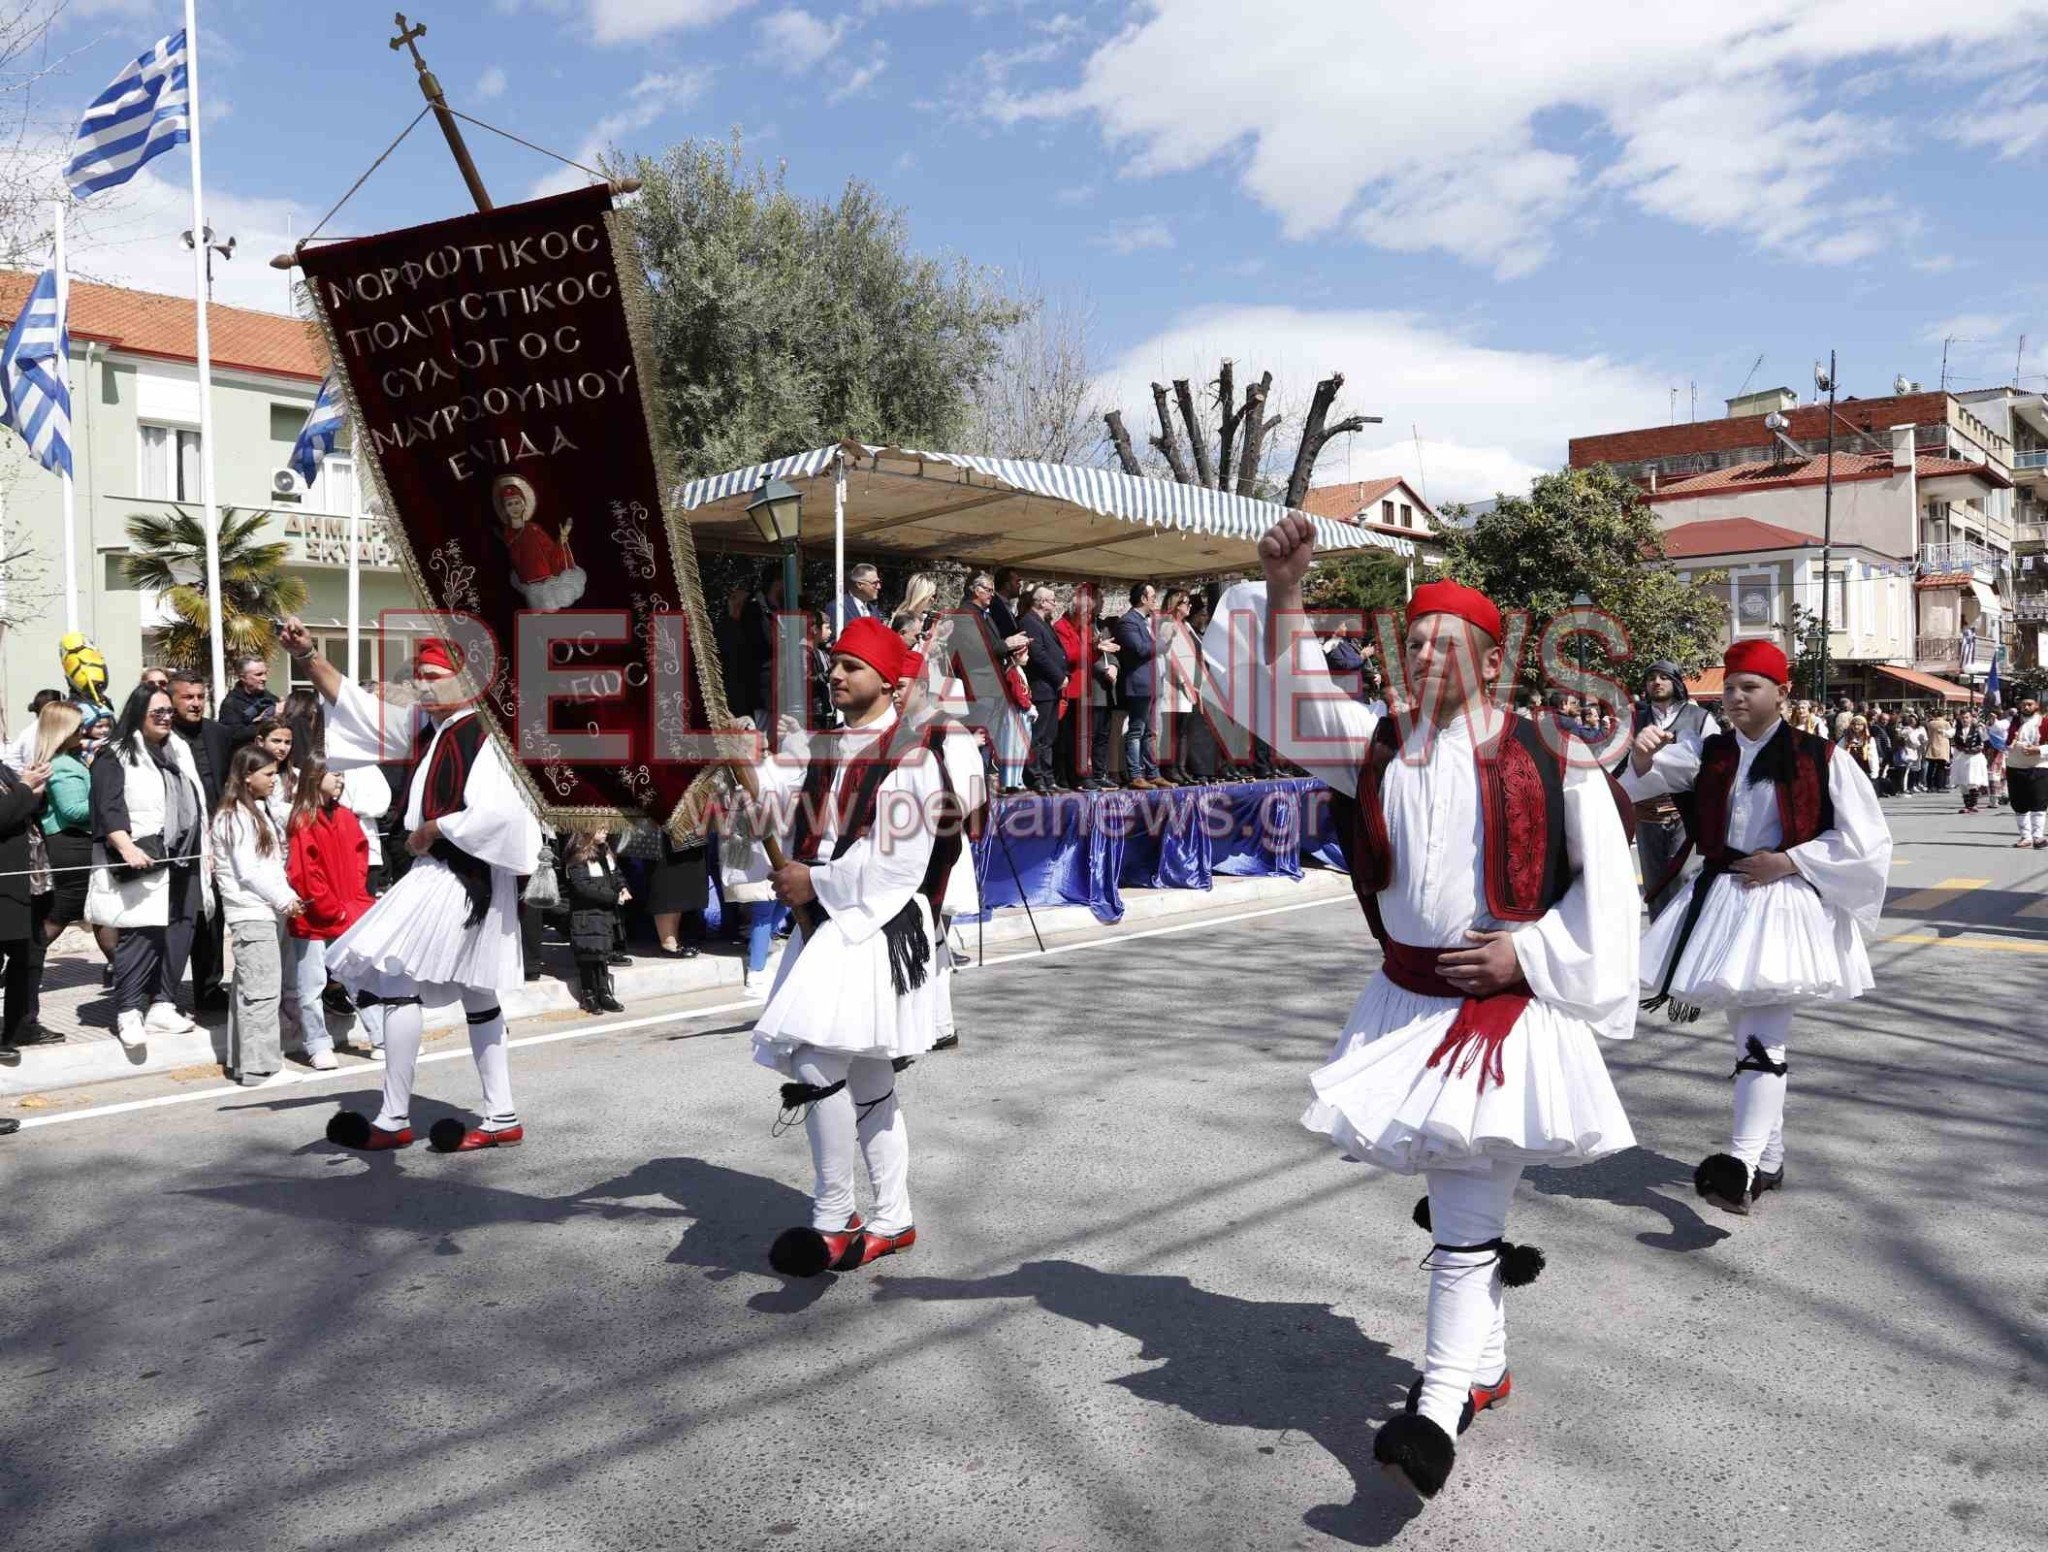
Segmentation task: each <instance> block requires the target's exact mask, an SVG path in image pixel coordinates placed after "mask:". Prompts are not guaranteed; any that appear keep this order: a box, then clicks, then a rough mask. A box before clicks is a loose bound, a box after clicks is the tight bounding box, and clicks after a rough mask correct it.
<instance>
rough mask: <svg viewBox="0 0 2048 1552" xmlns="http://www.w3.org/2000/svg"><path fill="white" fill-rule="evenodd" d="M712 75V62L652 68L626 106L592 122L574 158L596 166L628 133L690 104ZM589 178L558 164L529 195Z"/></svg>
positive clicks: (561, 188) (556, 190)
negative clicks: (684, 67)
mask: <svg viewBox="0 0 2048 1552" xmlns="http://www.w3.org/2000/svg"><path fill="white" fill-rule="evenodd" d="M711 78H712V70H711V67H710V66H709V65H705V66H701V67H699V68H698V69H695V70H670V71H660V70H652V71H649V72H648V73H647V74H646V75H643V76H642V77H641V78H640V79H639V80H638V81H637V82H636V83H634V86H633V89H632V90H631V91H630V92H628V93H627V94H626V105H625V106H624V107H623V108H621V109H619V110H618V111H617V112H615V113H607V114H606V115H605V116H604V117H603V118H601V119H599V120H598V121H597V123H596V124H594V125H592V126H591V130H590V133H589V134H587V135H585V136H584V137H583V143H582V144H581V145H580V146H578V147H577V150H576V158H575V159H576V160H577V161H579V162H581V163H582V164H583V165H584V166H585V167H595V166H597V164H598V158H600V157H601V156H603V155H604V154H605V152H606V151H609V150H611V149H612V148H613V147H614V146H615V145H617V144H618V143H619V142H620V141H621V140H623V139H624V138H625V137H627V136H629V135H633V134H636V133H638V132H639V131H640V130H643V129H646V128H648V127H649V126H651V125H653V124H655V123H656V122H658V121H659V120H660V119H662V118H664V117H665V116H666V115H667V114H668V113H669V112H670V110H671V109H675V108H684V107H688V106H689V105H690V104H691V103H693V102H695V101H696V100H697V99H698V98H700V97H702V96H703V95H704V93H705V91H706V90H707V89H709V87H710V85H711ZM589 181H590V178H589V176H588V174H586V173H584V172H583V171H581V170H580V169H578V168H575V167H557V168H555V169H554V170H553V171H552V172H548V173H545V174H543V175H542V176H541V177H539V178H537V179H536V180H534V183H533V186H532V187H531V188H529V189H528V190H527V195H526V197H527V198H528V199H540V198H542V197H543V196H545V195H548V194H565V193H567V192H568V191H569V190H570V189H580V188H582V187H583V186H584V185H585V184H586V183H588V182H589Z"/></svg>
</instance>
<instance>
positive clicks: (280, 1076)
mask: <svg viewBox="0 0 2048 1552" xmlns="http://www.w3.org/2000/svg"><path fill="white" fill-rule="evenodd" d="M235 1081H236V1082H237V1083H239V1084H241V1085H242V1087H243V1088H245V1089H268V1088H275V1087H276V1086H277V1085H278V1084H280V1083H289V1082H291V1081H292V1075H291V1070H290V1069H289V1068H286V1067H280V1068H278V1069H277V1071H276V1072H273V1073H267V1074H265V1075H264V1076H263V1077H261V1078H258V1079H256V1080H255V1081H254V1082H251V1081H250V1080H249V1079H247V1078H237V1079H236V1080H235Z"/></svg>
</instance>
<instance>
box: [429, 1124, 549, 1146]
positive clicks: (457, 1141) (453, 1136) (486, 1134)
mask: <svg viewBox="0 0 2048 1552" xmlns="http://www.w3.org/2000/svg"><path fill="white" fill-rule="evenodd" d="M427 1141H428V1142H429V1143H431V1144H432V1145H433V1148H434V1151H435V1152H436V1153H475V1152H477V1151H478V1150H479V1149H482V1148H516V1147H518V1146H519V1145H520V1144H521V1143H522V1142H524V1141H526V1128H525V1127H523V1126H507V1127H502V1128H500V1129H499V1130H497V1131H495V1132H494V1131H491V1130H489V1129H488V1128H485V1127H481V1126H469V1127H465V1126H464V1125H463V1124H462V1123H461V1122H460V1121H457V1120H455V1119H454V1118H453V1117H452V1116H450V1117H443V1118H442V1119H441V1120H439V1121H436V1122H435V1123H434V1124H433V1125H432V1126H431V1127H430V1128H428V1130H427Z"/></svg>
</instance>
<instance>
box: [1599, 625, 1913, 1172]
mask: <svg viewBox="0 0 2048 1552" xmlns="http://www.w3.org/2000/svg"><path fill="white" fill-rule="evenodd" d="M1791 678H1792V674H1791V665H1790V663H1789V662H1787V660H1786V657H1785V654H1784V652H1783V651H1781V650H1780V649H1779V648H1778V647H1777V646H1775V645H1774V644H1772V643H1771V642H1768V641H1738V642H1736V643H1735V644H1734V645H1733V646H1731V647H1730V648H1729V649H1728V652H1727V655H1726V658H1725V659H1724V662H1723V688H1722V704H1723V708H1724V709H1725V710H1726V712H1727V713H1728V718H1729V720H1730V721H1731V722H1732V723H1733V724H1734V727H1733V729H1732V730H1731V731H1729V732H1726V733H1716V734H1714V735H1713V736H1712V737H1711V738H1708V739H1707V740H1706V741H1705V742H1704V743H1703V744H1701V745H1698V746H1695V745H1693V744H1691V743H1689V742H1688V741H1686V740H1684V739H1682V738H1676V737H1674V736H1673V735H1672V734H1671V732H1670V731H1669V730H1668V729H1665V728H1657V727H1648V728H1644V729H1643V730H1642V731H1641V732H1640V733H1638V734H1637V735H1636V741H1635V746H1634V748H1633V749H1632V750H1631V752H1630V755H1629V764H1628V770H1627V772H1626V773H1625V774H1624V775H1623V777H1622V785H1623V786H1624V788H1626V790H1627V791H1628V793H1629V795H1630V796H1631V797H1634V798H1636V799H1638V800H1641V799H1645V798H1648V797H1652V796H1655V795H1657V794H1659V793H1678V792H1689V793H1690V794H1691V795H1692V801H1693V806H1694V829H1693V835H1694V838H1695V840H1696V841H1697V843H1698V846H1699V851H1700V857H1701V861H1702V866H1701V869H1700V871H1699V873H1698V875H1697V876H1696V877H1695V878H1694V879H1693V881H1692V883H1691V884H1690V885H1689V886H1687V888H1686V890H1685V892H1684V893H1682V894H1680V895H1678V896H1677V897H1676V898H1675V899H1673V900H1672V902H1671V904H1670V905H1669V906H1667V907H1666V908H1665V910H1664V912H1663V914H1661V915H1660V916H1658V918H1657V919H1656V920H1655V921H1654V922H1652V923H1651V924H1650V929H1649V932H1648V934H1647V935H1646V936H1645V937H1644V939H1643V956H1642V963H1643V984H1644V985H1645V986H1646V987H1648V988H1650V989H1651V991H1652V993H1653V995H1652V996H1651V998H1650V999H1649V1001H1648V1002H1647V1003H1646V1004H1645V1006H1648V1007H1653V1008H1654V1007H1656V1006H1658V1005H1660V1004H1662V1003H1663V1002H1664V1001H1665V1000H1666V999H1676V1000H1682V1001H1684V1002H1687V1003H1690V1004H1692V1005H1694V1006H1695V1007H1702V1008H1723V1009H1726V1010H1727V1013H1728V1023H1729V1027H1730V1030H1731V1032H1732V1033H1733V1035H1734V1037H1735V1056H1736V1061H1735V1071H1734V1074H1733V1076H1734V1079H1735V1120H1734V1125H1733V1128H1732V1132H1731V1136H1730V1138H1729V1143H1728V1151H1727V1152H1725V1153H1715V1154H1712V1155H1710V1156H1709V1157H1708V1158H1706V1159H1705V1160H1704V1161H1702V1162H1701V1164H1700V1166H1699V1168H1698V1170H1696V1171H1695V1172H1694V1175H1693V1184H1694V1186H1695V1188H1696V1189H1697V1190H1698V1191H1699V1193H1700V1195H1701V1196H1704V1197H1705V1198H1706V1199H1707V1200H1708V1201H1710V1202H1712V1203H1713V1204H1714V1205H1715V1206H1717V1207H1722V1208H1725V1209H1726V1210H1727V1211H1729V1212H1733V1213H1747V1212H1748V1211H1749V1210H1750V1207H1751V1205H1752V1204H1753V1203H1754V1202H1755V1201H1756V1200H1757V1198H1759V1197H1760V1196H1762V1195H1763V1194H1764V1193H1765V1192H1766V1191H1773V1190H1776V1189H1778V1188H1779V1187H1780V1186H1782V1185H1783V1184H1784V1181H1785V1083H1786V1073H1787V1071H1788V1068H1787V1066H1786V1062H1785V1051H1786V1039H1787V1034H1788V1032H1789V1031H1790V1029H1791V1027H1792V1015H1793V1012H1794V1011H1795V1010H1796V1009H1797V1007H1798V1006H1799V1004H1801V1003H1803V1002H1841V1001H1846V1000H1848V999H1850V998H1853V997H1860V996H1862V995H1863V993H1864V992H1866V991H1868V990H1870V987H1871V985H1872V981H1871V975H1870V958H1869V955H1868V954H1867V953H1866V952H1865V951H1864V947H1863V937H1862V933H1861V932H1860V931H1859V927H1874V926H1875V925H1876V924H1877V918H1878V914H1879V913H1880V912H1881V911H1882V910H1883V908H1884V890H1885V879H1886V877H1887V875H1888V874H1889V873H1890V871H1891V857H1892V837H1891V829H1890V827H1889V826H1888V825H1887V824H1886V823H1885V817H1884V812H1883V810H1882V809H1881V808H1880V807H1879V806H1878V801H1877V793H1876V790H1875V789H1874V788H1873V787H1872V786H1871V783H1870V777H1869V775H1868V774H1867V773H1866V772H1865V771H1864V770H1863V769H1862V768H1861V767H1860V766H1859V765H1858V764H1857V763H1856V761H1855V760H1854V759H1852V758H1850V757H1848V756H1846V755H1841V754H1840V753H1839V751H1838V749H1837V747H1836V746H1835V745H1833V744H1831V743H1829V742H1828V741H1827V740H1826V739H1824V738H1822V737H1820V736H1819V735H1817V734H1813V733H1802V732H1800V731H1798V730H1797V729H1795V728H1794V727H1792V725H1791V724H1790V723H1788V722H1786V721H1785V720H1784V716H1783V709H1784V701H1785V694H1786V691H1787V689H1788V687H1789V686H1790V684H1791Z"/></svg>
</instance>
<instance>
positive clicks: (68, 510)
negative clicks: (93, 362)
mask: <svg viewBox="0 0 2048 1552" xmlns="http://www.w3.org/2000/svg"><path fill="white" fill-rule="evenodd" d="M50 211H51V223H52V226H53V229H54V230H55V233H56V237H55V241H54V253H53V256H52V258H51V261H50V262H51V265H52V267H53V268H55V270H56V271H57V338H58V339H60V340H69V339H70V337H71V277H70V275H69V274H67V273H66V272H65V269H64V201H63V200H61V199H60V200H54V201H52V202H51V206H50ZM57 374H58V377H57V380H58V381H59V382H61V383H64V384H65V385H66V386H67V388H68V386H69V384H70V382H71V361H70V355H69V352H68V351H67V352H66V353H65V355H64V356H63V357H60V358H59V360H58V361H57ZM67 434H69V433H67ZM73 459H74V462H75V461H76V447H75V446H74V448H73ZM57 475H58V478H59V479H60V480H62V481H63V486H64V629H65V631H66V632H67V633H68V632H72V631H76V630H77V629H78V515H77V495H76V492H75V490H74V488H73V486H72V482H71V471H70V470H69V469H62V468H60V469H59V470H58V471H57Z"/></svg>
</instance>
